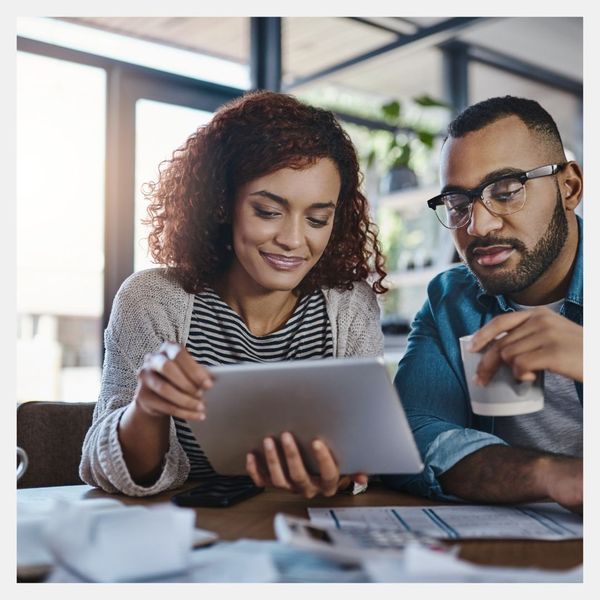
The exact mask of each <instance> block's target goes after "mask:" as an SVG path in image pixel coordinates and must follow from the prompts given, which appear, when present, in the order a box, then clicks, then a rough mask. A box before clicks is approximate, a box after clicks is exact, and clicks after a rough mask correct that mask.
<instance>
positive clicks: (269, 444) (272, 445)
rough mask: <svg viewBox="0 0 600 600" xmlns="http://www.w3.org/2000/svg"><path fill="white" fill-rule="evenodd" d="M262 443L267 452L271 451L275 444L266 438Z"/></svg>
mask: <svg viewBox="0 0 600 600" xmlns="http://www.w3.org/2000/svg"><path fill="white" fill-rule="evenodd" d="M264 443H265V448H266V449H267V450H273V449H274V448H275V444H274V443H273V440H272V439H271V438H266V439H265V442H264Z"/></svg>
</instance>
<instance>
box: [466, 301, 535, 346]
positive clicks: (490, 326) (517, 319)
mask: <svg viewBox="0 0 600 600" xmlns="http://www.w3.org/2000/svg"><path fill="white" fill-rule="evenodd" d="M532 312H533V311H528V310H522V311H515V312H508V313H504V314H503V315H499V316H497V317H494V318H493V319H492V320H491V321H490V322H489V323H486V324H485V325H484V326H483V327H482V328H481V329H480V330H479V331H477V332H476V333H475V334H474V335H473V338H472V339H471V344H470V346H469V351H470V352H480V351H481V350H482V349H483V348H485V347H486V346H487V345H488V344H489V343H490V342H493V341H494V340H495V339H496V338H497V337H498V336H499V335H500V334H502V333H505V332H508V331H511V330H513V329H515V327H518V326H519V325H521V324H522V323H523V322H524V321H526V320H527V319H528V318H529V317H530V316H531V313H532Z"/></svg>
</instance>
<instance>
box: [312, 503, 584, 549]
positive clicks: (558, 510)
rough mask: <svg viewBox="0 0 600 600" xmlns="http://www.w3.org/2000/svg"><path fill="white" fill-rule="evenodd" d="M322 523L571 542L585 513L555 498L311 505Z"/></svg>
mask: <svg viewBox="0 0 600 600" xmlns="http://www.w3.org/2000/svg"><path fill="white" fill-rule="evenodd" d="M308 514H309V516H310V520H311V521H312V522H313V523H314V524H315V525H319V526H322V527H336V528H339V529H341V528H352V527H361V528H365V527H368V528H371V529H399V530H401V531H412V532H416V533H417V532H418V533H421V534H424V535H428V536H431V537H435V538H438V539H449V540H460V539H472V538H490V539H500V538H505V539H522V540H527V539H530V540H573V539H581V538H583V517H582V516H581V515H577V514H575V513H572V512H570V511H568V510H567V509H566V508H563V507H562V506H560V505H559V504H556V503H554V502H540V503H533V504H520V505H518V506H490V505H484V506H482V505H457V506H377V507H360V508H358V507H352V508H309V509H308Z"/></svg>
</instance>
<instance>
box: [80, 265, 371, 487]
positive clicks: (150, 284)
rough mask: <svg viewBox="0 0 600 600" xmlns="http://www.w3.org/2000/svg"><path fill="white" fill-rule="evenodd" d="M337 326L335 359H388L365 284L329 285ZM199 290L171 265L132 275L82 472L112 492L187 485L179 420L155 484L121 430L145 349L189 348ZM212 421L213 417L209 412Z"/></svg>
mask: <svg viewBox="0 0 600 600" xmlns="http://www.w3.org/2000/svg"><path fill="white" fill-rule="evenodd" d="M323 292H324V294H325V298H326V303H327V314H328V316H329V321H330V323H331V330H332V337H333V353H334V356H340V357H341V356H381V355H382V354H383V334H382V332H381V327H380V321H379V305H378V303H377V299H376V295H375V293H374V292H373V290H372V289H371V288H370V287H369V285H368V284H367V283H365V282H359V283H356V284H354V289H352V290H351V291H339V290H334V289H325V290H323ZM193 304H194V295H193V294H188V293H187V292H186V291H185V290H184V289H183V288H182V287H181V285H179V283H177V282H176V281H175V279H174V278H173V277H172V275H170V274H169V273H168V272H167V270H166V269H148V270H146V271H141V272H138V273H134V274H133V275H131V276H130V277H129V278H128V279H127V280H126V281H125V282H124V283H123V285H122V286H121V288H120V289H119V291H118V293H117V295H116V297H115V300H114V303H113V308H112V312H111V316H110V321H109V323H108V327H107V328H106V331H105V333H104V343H105V357H104V367H103V370H102V385H101V390H100V396H99V398H98V401H97V403H96V407H95V409H94V417H93V421H92V425H91V427H90V429H89V431H88V432H87V435H86V437H85V440H84V442H83V449H82V457H81V463H80V466H79V474H80V477H81V479H83V481H85V482H86V483H88V484H90V485H94V486H98V487H100V488H102V489H103V490H105V491H106V492H109V493H119V492H120V493H123V494H127V495H129V496H148V495H151V494H157V493H159V492H162V491H165V490H168V489H172V488H176V487H179V486H181V485H182V484H183V483H184V482H185V480H186V479H187V477H188V474H189V471H190V465H189V461H188V458H187V455H186V453H185V451H184V450H183V448H182V446H181V444H180V443H179V440H178V439H177V434H176V431H175V424H174V421H173V419H171V430H170V440H169V450H168V452H167V454H166V455H165V458H164V460H163V467H162V472H161V474H160V477H159V478H158V479H157V481H156V482H155V483H153V484H152V485H150V486H141V485H138V484H137V483H135V482H134V481H133V480H132V478H131V476H130V474H129V471H128V469H127V465H126V464H125V461H124V459H123V452H122V450H121V445H120V442H119V436H118V433H117V429H118V426H119V420H120V418H121V415H122V414H123V412H124V411H125V409H126V408H127V406H128V404H129V403H130V402H131V401H132V399H133V396H134V392H135V388H136V385H137V371H138V369H139V368H140V366H141V365H142V362H143V360H144V356H145V354H147V353H149V352H155V351H156V350H157V349H158V348H159V346H160V345H161V344H162V343H163V342H164V341H176V342H178V343H180V344H183V345H185V343H186V341H187V338H188V334H189V330H190V321H191V316H192V308H193ZM209 418H210V416H209Z"/></svg>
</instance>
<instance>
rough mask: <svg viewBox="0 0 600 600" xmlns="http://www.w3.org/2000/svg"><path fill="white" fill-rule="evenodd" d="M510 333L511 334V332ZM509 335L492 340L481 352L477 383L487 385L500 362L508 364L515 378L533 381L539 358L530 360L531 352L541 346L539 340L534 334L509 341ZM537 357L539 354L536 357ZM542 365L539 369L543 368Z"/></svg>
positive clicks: (476, 375)
mask: <svg viewBox="0 0 600 600" xmlns="http://www.w3.org/2000/svg"><path fill="white" fill-rule="evenodd" d="M511 335H512V334H511ZM509 337H510V336H508V335H507V336H505V337H504V338H502V339H501V340H498V341H497V342H494V344H492V346H491V347H490V348H489V349H488V350H487V351H486V352H485V353H484V354H483V356H482V358H481V360H480V361H479V364H478V365H477V372H476V374H475V377H476V379H475V382H476V383H477V384H478V385H487V384H488V383H489V382H490V381H491V379H492V377H493V376H494V374H495V373H496V371H497V370H498V368H499V367H500V365H501V364H502V363H506V364H508V365H509V366H510V367H511V369H512V373H513V376H514V377H515V379H518V380H520V381H535V378H536V374H535V372H534V371H535V370H536V368H539V365H540V364H541V363H540V362H539V360H536V362H535V363H532V362H531V353H532V352H533V351H538V350H540V348H541V340H540V338H539V337H537V336H535V335H525V336H523V337H519V339H517V340H516V341H514V342H512V343H509V342H510V340H509V339H508V338H509ZM536 358H537V359H539V356H537V357H536ZM543 369H544V366H542V367H541V369H540V370H543Z"/></svg>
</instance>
